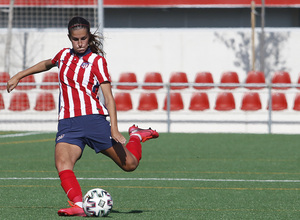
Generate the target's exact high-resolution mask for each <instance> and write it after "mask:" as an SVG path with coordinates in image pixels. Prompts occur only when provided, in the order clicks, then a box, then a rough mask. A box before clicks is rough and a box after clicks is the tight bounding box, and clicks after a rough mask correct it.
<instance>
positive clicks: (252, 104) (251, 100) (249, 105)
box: [241, 92, 261, 111]
mask: <svg viewBox="0 0 300 220" xmlns="http://www.w3.org/2000/svg"><path fill="white" fill-rule="evenodd" d="M259 109H261V101H260V97H259V94H258V93H257V92H247V93H245V94H244V96H243V99H242V106H241V110H244V111H256V110H259Z"/></svg>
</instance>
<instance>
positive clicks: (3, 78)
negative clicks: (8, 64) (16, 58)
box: [0, 72, 10, 90]
mask: <svg viewBox="0 0 300 220" xmlns="http://www.w3.org/2000/svg"><path fill="white" fill-rule="evenodd" d="M9 79H10V75H9V73H8V72H0V83H5V85H3V86H0V90H5V89H6V83H7V81H8V80H9Z"/></svg>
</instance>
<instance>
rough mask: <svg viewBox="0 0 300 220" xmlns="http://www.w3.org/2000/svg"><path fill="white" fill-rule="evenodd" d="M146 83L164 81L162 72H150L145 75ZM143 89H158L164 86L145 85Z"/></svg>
mask: <svg viewBox="0 0 300 220" xmlns="http://www.w3.org/2000/svg"><path fill="white" fill-rule="evenodd" d="M144 82H145V83H163V80H162V77H161V74H160V73H158V72H148V73H146V75H145V79H144ZM142 88H143V89H149V90H156V89H161V88H163V86H143V87H142Z"/></svg>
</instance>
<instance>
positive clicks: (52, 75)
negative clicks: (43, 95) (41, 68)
mask: <svg viewBox="0 0 300 220" xmlns="http://www.w3.org/2000/svg"><path fill="white" fill-rule="evenodd" d="M42 82H43V83H47V82H51V83H57V85H42V86H41V89H58V88H59V86H58V73H57V72H47V73H44V76H43V80H42Z"/></svg>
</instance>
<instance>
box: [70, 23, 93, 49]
mask: <svg viewBox="0 0 300 220" xmlns="http://www.w3.org/2000/svg"><path fill="white" fill-rule="evenodd" d="M69 38H70V41H71V42H72V46H73V49H74V50H75V52H76V53H84V52H85V51H86V50H87V48H88V46H89V34H88V31H87V29H85V28H81V29H77V30H72V31H71V34H70V35H69Z"/></svg>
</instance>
